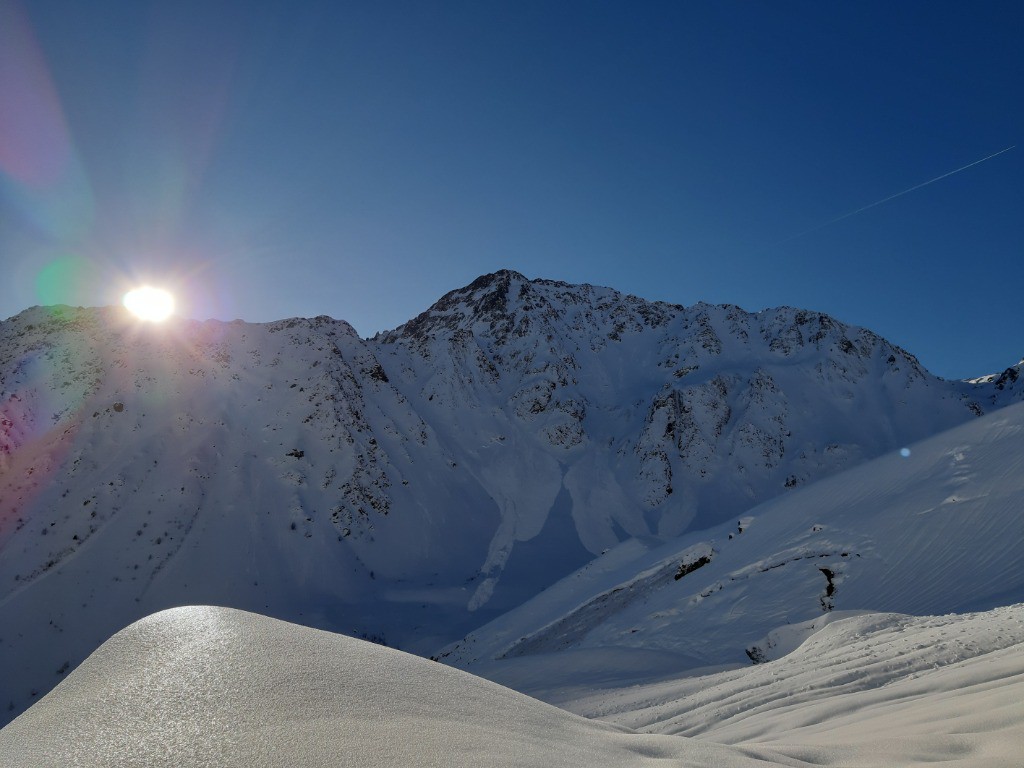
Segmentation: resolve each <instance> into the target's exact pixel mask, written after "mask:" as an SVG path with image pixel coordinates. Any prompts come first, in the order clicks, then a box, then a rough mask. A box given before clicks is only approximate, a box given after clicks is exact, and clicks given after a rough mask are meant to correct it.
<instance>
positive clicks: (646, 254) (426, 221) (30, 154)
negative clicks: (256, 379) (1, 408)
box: [0, 0, 1024, 377]
mask: <svg viewBox="0 0 1024 768" xmlns="http://www.w3.org/2000/svg"><path fill="white" fill-rule="evenodd" d="M1022 39H1024V4H1021V3H1020V2H1004V3H999V2H990V3H984V2H983V3H964V2H956V3H943V2H923V3H914V2H901V3H890V2H885V3H873V2H859V3H820V2H772V3H768V2H764V3H757V2H726V1H722V2H696V0H695V1H694V2H689V1H686V2H682V1H681V2H664V3H662V2H640V3H637V2H628V3H627V2H598V1H597V0H592V1H590V2H569V1H568V0H565V1H559V2H531V1H530V0H516V2H502V3H499V2H486V1H483V0H474V1H470V2H431V3H428V2H359V3H348V2H342V1H341V0H335V1H332V2H322V3H321V2H314V1H310V2H303V3H289V2H274V1H270V0H266V1H264V2H258V3H250V2H216V1H214V0H208V1H206V2H191V1H190V0H176V1H175V2H163V3H147V2H140V1H139V0H130V1H129V0H126V1H124V2H120V1H118V2H114V1H112V0H93V1H92V2H89V3H81V2H76V1H74V0H33V1H32V2H12V0H0V265H2V272H0V278H2V279H0V317H7V316H10V315H13V314H15V313H17V312H19V311H20V310H22V309H24V308H25V307H28V306H30V305H33V304H40V303H56V302H62V303H70V304H76V305H79V304H80V305H101V304H110V303H116V302H117V301H119V298H120V294H121V292H123V290H125V289H126V288H127V287H128V285H130V284H131V283H133V282H136V281H140V280H141V281H149V282H152V283H159V284H166V285H168V286H171V287H173V288H174V289H175V290H176V292H177V294H178V298H179V303H180V305H181V311H182V313H183V314H185V315H187V316H192V317H198V318H207V317H215V318H221V319H233V318H236V317H239V318H242V319H245V320H250V321H266V320H272V319H279V318H282V317H288V316H295V315H307V316H308V315H317V314H328V315H332V316H334V317H339V318H344V319H346V320H348V321H349V322H351V323H352V324H353V325H354V326H355V327H356V328H357V330H359V332H360V333H362V334H364V335H370V334H373V333H374V332H376V331H378V330H382V329H387V328H391V327H394V326H396V325H398V324H400V323H401V322H403V321H405V320H407V319H409V318H410V317H412V316H414V315H415V314H416V313H418V312H420V311H422V310H423V309H425V308H426V307H427V306H428V305H429V304H430V303H432V302H433V301H434V300H436V299H437V298H439V297H440V296H441V295H442V294H443V293H445V292H446V291H448V290H451V289H453V288H456V287H459V286H462V285H465V284H466V283H468V282H470V281H471V280H472V279H473V278H475V277H476V276H477V275H480V274H483V273H486V272H490V271H494V270H496V269H499V268H503V267H507V268H512V269H516V270H519V271H521V272H523V273H524V274H526V275H527V276H529V277H547V278H553V279H560V280H566V281H569V282H589V283H594V284H600V285H610V286H612V287H615V288H618V289H619V290H622V291H625V292H628V293H633V294H636V295H639V296H643V297H645V298H650V299H661V300H665V301H671V302H676V303H682V304H692V303H695V302H697V301H701V300H703V301H709V302H716V303H717V302H728V303H733V304H738V305H740V306H742V307H744V308H745V309H748V310H759V309H763V308H765V307H772V306H779V305H793V306H799V307H804V308H810V309H815V310H820V311H824V312H827V313H830V314H832V315H834V316H836V317H837V318H839V319H841V320H843V321H846V322H850V323H854V324H857V325H863V326H866V327H869V328H871V329H872V330H874V331H876V332H878V333H880V334H881V335H883V336H885V337H886V338H888V339H889V340H891V341H893V342H894V343H897V344H899V345H901V346H903V347H905V348H906V349H908V350H909V351H910V352H912V353H914V354H916V355H918V357H919V358H920V359H921V361H922V363H923V364H924V365H925V366H926V367H928V368H929V369H931V370H932V371H934V372H935V373H937V374H939V375H942V376H946V377H965V376H969V375H977V374H982V373H988V372H992V371H997V370H1001V369H1002V368H1004V367H1006V366H1007V365H1010V364H1012V363H1015V362H1017V360H1019V359H1020V358H1021V357H1024V312H1021V311H1020V302H1021V296H1020V294H1021V286H1024V266H1022V264H1024V185H1022V181H1024V173H1022V171H1024V146H1020V147H1015V148H1014V149H1012V150H1010V151H1008V152H1005V153H1003V154H1001V155H999V156H998V157H994V158H992V159H990V160H987V161H985V162H983V163H979V164H978V165H975V166H973V167H971V168H968V169H965V170H963V171H961V172H959V173H956V174H953V175H951V176H949V177H947V178H945V179H941V180H938V181H936V182H935V183H933V184H929V185H927V186H924V187H921V188H920V189H917V190H914V191H912V192H909V193H907V194H906V195H902V196H900V197H897V198H894V199H892V200H890V201H888V202H886V203H884V204H881V205H877V206H875V207H872V208H870V209H868V210H864V211H861V212H860V213H857V214H856V215H853V216H849V217H847V218H844V219H842V220H840V221H833V220H835V219H837V218H838V217H840V216H843V215H844V214H847V213H850V212H852V211H856V210H858V209H861V208H863V207H865V206H868V205H871V204H872V203H875V202H877V201H880V200H883V199H884V198H886V197H889V196H890V195H894V194H896V193H899V192H901V191H903V190H906V189H910V188H912V187H914V186H916V185H918V184H921V183H923V182H926V181H929V180H931V179H934V178H937V177H939V176H941V175H942V174H945V173H948V172H949V171H952V170H954V169H957V168H960V167H962V166H965V165H968V164H970V163H972V162H974V161H977V160H979V159H981V158H983V157H987V156H989V155H991V154H993V153H996V152H999V151H1000V150H1003V149H1005V148H1007V147H1010V146H1014V145H1016V144H1017V142H1018V141H1020V139H1021V136H1022V127H1024V99H1022V93H1024V55H1022V54H1021V49H1020V45H1021V40H1022ZM827 222H833V223H827Z"/></svg>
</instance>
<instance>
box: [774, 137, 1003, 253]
mask: <svg viewBox="0 0 1024 768" xmlns="http://www.w3.org/2000/svg"><path fill="white" fill-rule="evenodd" d="M1016 146H1017V145H1016V144H1011V145H1010V146H1008V147H1007V148H1006V149H1001V150H999V151H998V152H995V153H993V154H991V155H989V156H988V157H983V158H981V160H975V161H974V162H973V163H968V164H967V165H964V166H961V167H960V168H957V169H956V170H953V171H950V172H949V173H944V174H942V175H941V176H936V177H935V178H934V179H929V180H928V181H923V182H921V183H920V184H917V185H915V186H913V187H910V189H904V190H903V191H902V192H897V193H896V194H895V195H889V196H888V197H884V198H882V199H881V200H877V201H875V202H874V203H871V205H865V206H864V207H863V208H858V209H857V210H855V211H850V212H849V213H844V214H843V215H842V216H836V217H835V218H834V219H830V220H829V221H826V222H825V223H824V224H818V225H817V226H816V227H811V228H810V229H805V230H804V231H803V232H799V233H797V234H795V235H793V236H792V237H787V238H786V239H785V240H780V241H779V242H777V243H776V244H775V245H782V244H783V243H788V242H790V241H791V240H796V239H797V238H799V237H803V236H804V235H809V234H811V232H817V231H818V230H819V229H824V228H825V227H828V226H830V225H832V224H835V223H836V222H838V221H842V220H843V219H848V218H850V217H851V216H856V215H857V214H858V213H864V211H867V210H870V209H871V208H874V207H876V206H879V205H882V203H888V202H889V201H890V200H895V199H896V198H897V197H902V196H903V195H907V194H910V193H911V192H913V191H915V190H918V189H920V188H921V187H927V186H928V185H929V184H934V183H935V182H936V181H942V180H943V179H945V178H946V177H948V176H952V175H953V174H954V173H960V171H966V170H967V169H968V168H973V167H974V166H976V165H980V164H981V163H984V162H985V161H986V160H991V159H992V158H993V157H999V155H1001V154H1003V153H1004V152H1009V151H1010V150H1011V149H1013V148H1014V147H1016Z"/></svg>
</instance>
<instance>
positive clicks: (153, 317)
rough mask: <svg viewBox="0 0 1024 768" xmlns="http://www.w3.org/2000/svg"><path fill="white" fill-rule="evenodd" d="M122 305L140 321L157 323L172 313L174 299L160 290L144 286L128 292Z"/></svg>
mask: <svg viewBox="0 0 1024 768" xmlns="http://www.w3.org/2000/svg"><path fill="white" fill-rule="evenodd" d="M124 305H125V307H126V308H127V309H128V311H129V312H131V313H132V314H133V315H135V316H136V317H137V318H139V319H140V320H148V321H149V322H151V323H159V322H162V321H164V320H166V319H167V318H168V317H170V316H171V314H172V313H173V312H174V297H173V296H172V295H171V294H170V293H168V292H167V291H165V290H163V289H162V288H151V287H150V286H148V285H144V286H141V287H139V288H133V289H132V290H130V291H128V293H126V294H125V295H124Z"/></svg>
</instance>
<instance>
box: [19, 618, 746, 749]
mask: <svg viewBox="0 0 1024 768" xmlns="http://www.w3.org/2000/svg"><path fill="white" fill-rule="evenodd" d="M667 761H672V762H675V763H676V764H679V765H683V764H693V763H698V764H709V763H713V764H715V765H722V766H753V765H758V764H759V763H758V762H757V761H756V760H754V759H752V758H749V757H746V756H744V755H743V754H742V753H741V752H739V751H738V750H734V749H731V748H728V747H720V746H717V745H713V744H701V743H695V742H692V741H690V740H684V739H677V738H674V737H669V736H656V735H641V734H635V733H632V732H630V731H628V730H626V729H623V728H620V727H615V726H611V725H606V724H601V723H595V722H592V721H588V720H584V719H583V718H580V717H577V716H575V715H571V714H569V713H567V712H564V711H562V710H558V709H556V708H554V707H551V706H549V705H547V704H542V703H541V702H538V701H535V700H532V699H529V698H527V697H525V696H522V695H521V694H518V693H515V692H513V691H510V690H508V689H504V688H501V687H500V686H497V685H495V684H493V683H489V682H487V681H484V680H480V679H479V678H474V677H472V676H470V675H466V674H464V673H462V672H458V671H457V670H453V669H450V668H448V667H445V666H444V665H441V664H435V663H433V662H430V661H426V660H424V659H421V658H418V657H415V656H410V655H408V654H405V653H402V652H399V651H395V650H392V649H387V648H382V647H380V646H377V645H372V644H370V643H366V642H363V641H360V640H354V639H351V638H347V637H342V636H340V635H331V634H328V633H326V632H321V631H317V630H312V629H307V628H304V627H299V626H296V625H290V624H285V623H284V622H281V621H276V620H273V619H268V618H264V617H261V616H257V615H254V614H247V613H242V612H239V611H234V610H228V609H217V608H199V607H189V608H180V609H176V610H171V611H166V612H163V613H159V614H156V615H154V616H152V617H149V618H147V619H145V620H143V621H140V622H138V623H136V624H134V625H132V626H131V627H129V628H128V629H126V630H124V631H123V632H121V633H119V634H118V635H116V636H115V637H114V638H112V639H111V640H110V641H109V642H107V643H105V644H104V645H103V646H102V647H101V648H100V649H99V650H98V651H96V653H94V654H93V655H92V656H91V657H90V658H89V659H88V660H87V661H86V662H85V663H84V664H82V666H81V667H79V668H78V669H76V670H75V671H74V672H73V673H72V674H71V675H70V676H69V677H68V678H67V680H65V681H64V682H63V683H61V685H59V686H58V687H57V688H56V689H55V690H54V691H53V692H51V693H50V694H49V695H48V696H47V697H45V698H44V699H43V700H42V701H40V702H39V703H38V704H36V705H35V706H33V707H32V708H31V709H30V710H29V711H28V712H26V713H25V714H24V715H22V716H21V717H20V718H18V719H17V720H15V721H14V722H13V723H11V724H10V725H8V726H7V727H6V728H4V729H3V730H2V731H0V764H2V765H4V766H7V768H29V767H30V766H38V767H39V768H43V766H46V768H49V767H50V766H54V765H63V766H71V765H74V766H82V767H83V768H84V767H85V766H139V765H146V766H174V768H192V767H193V766H196V767H197V766H209V765H217V766H239V767H240V768H260V767H262V766H266V767H267V768H279V766H286V765H294V766H298V765H302V766H357V767H358V768H385V767H387V768H390V767H391V766H394V767H395V768H399V767H402V768H404V767H405V766H420V767H422V768H426V767H427V766H439V767H443V768H456V767H457V766H472V767H473V768H479V767H480V766H538V767H540V766H543V767H544V768H562V767H564V768H569V767H570V766H573V767H575V766H579V768H591V766H595V765H617V766H623V768H626V767H627V766H652V765H664V764H666V762H667Z"/></svg>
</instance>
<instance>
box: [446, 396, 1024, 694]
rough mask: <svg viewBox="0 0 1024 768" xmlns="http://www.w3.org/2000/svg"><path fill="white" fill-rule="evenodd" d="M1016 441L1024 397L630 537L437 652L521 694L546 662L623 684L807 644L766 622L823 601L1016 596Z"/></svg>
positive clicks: (919, 607) (963, 604)
mask: <svg viewBox="0 0 1024 768" xmlns="http://www.w3.org/2000/svg"><path fill="white" fill-rule="evenodd" d="M1022 437H1024V404H1017V405H1013V406H1008V407H1006V408H1004V409H1002V410H1000V411H998V412H996V413H993V414H990V415H988V416H985V417H983V418H981V419H978V420H975V421H973V422H970V423H968V424H965V425H963V426H960V427H957V428H954V429H952V430H949V431H947V432H944V433H941V434H939V435H936V436H935V437H932V438H929V439H928V440H925V441H922V442H920V443H917V444H915V445H912V446H911V447H910V448H909V449H908V451H906V453H907V454H908V455H907V456H904V455H902V454H901V453H899V452H896V453H893V454H891V455H888V456H884V457H881V458H879V459H876V460H874V461H871V462H867V463H865V464H862V465H860V466H858V467H856V468H854V469H851V470H848V471H846V472H843V473H840V474H838V475H834V476H832V477H830V478H827V479H825V480H821V481H819V482H817V483H815V484H813V485H811V486H808V487H806V488H804V489H801V490H799V491H797V492H794V493H791V494H788V495H786V496H784V497H780V498H777V499H774V500H772V501H769V502H766V503H764V504H762V505H760V506H758V507H755V508H753V509H752V510H750V511H749V513H748V514H747V515H745V516H744V517H742V518H740V519H739V520H737V521H734V522H733V523H732V524H731V525H728V526H722V527H719V528H716V529H711V530H708V531H702V532H699V533H693V534H688V535H685V536H682V537H680V538H678V539H677V540H675V541H672V542H669V543H667V544H665V543H660V542H641V541H639V540H634V541H630V542H627V543H625V544H623V545H620V546H619V547H618V548H616V549H613V550H611V551H610V552H608V553H607V554H606V555H604V556H602V557H600V558H597V559H596V560H595V561H593V562H592V563H590V564H588V565H587V566H585V567H584V568H582V569H581V570H579V571H578V572H576V573H575V574H573V575H571V576H569V577H567V578H565V579H563V580H562V581H560V582H559V583H558V584H556V585H555V586H553V587H551V588H549V589H548V590H546V591H545V592H543V593H541V594H540V595H538V596H537V597H535V598H534V599H532V600H531V601H529V602H527V603H525V604H524V605H522V606H520V607H519V608H517V609H514V610H512V611H510V612H508V613H506V614H505V615H503V616H501V617H499V618H498V619H496V620H494V621H493V622H491V623H489V624H488V625H486V626H484V627H482V628H480V629H478V630H476V631H474V632H473V633H471V634H470V635H469V636H468V637H467V638H465V639H464V640H463V641H460V642H459V643H457V644H455V645H454V646H452V647H450V648H449V649H447V650H446V651H445V652H444V653H443V654H442V658H443V659H444V660H445V661H446V662H449V663H454V664H456V665H459V666H463V667H466V668H469V669H473V670H475V671H477V672H479V673H481V674H484V675H486V676H489V677H492V678H493V679H496V680H499V681H502V682H504V683H506V684H509V685H511V686H512V687H516V688H519V689H523V690H531V685H532V683H531V681H536V680H538V679H541V678H543V677H544V675H543V674H539V673H538V669H541V670H543V669H546V667H547V665H548V658H549V656H552V655H553V656H554V657H557V658H559V659H560V661H559V662H558V665H557V666H558V667H559V668H560V669H561V670H562V672H561V674H564V675H566V676H571V675H572V665H573V664H574V663H577V662H578V663H579V664H580V665H582V668H583V669H587V668H589V667H591V666H593V665H594V664H595V661H594V659H595V658H599V659H600V660H601V663H602V664H603V665H604V667H605V670H606V674H608V675H612V676H614V669H615V667H616V665H620V664H621V665H624V667H625V669H626V670H628V672H624V673H623V676H624V677H629V676H630V675H632V676H633V677H634V678H635V677H637V676H643V675H646V676H647V677H657V676H658V675H659V674H667V673H670V671H671V670H673V669H675V670H678V669H681V668H688V667H695V666H700V665H711V664H725V663H742V662H746V661H748V659H753V660H755V661H760V660H764V659H767V658H771V657H772V656H773V653H774V652H773V649H772V647H770V646H773V645H780V646H782V647H792V645H793V644H794V643H795V642H798V641H799V640H800V639H802V638H800V637H791V638H790V639H788V640H787V639H786V638H785V637H784V636H781V635H778V634H777V635H776V636H775V637H774V639H771V640H770V641H769V643H768V644H767V645H766V644H765V643H764V642H762V641H761V640H762V638H763V637H764V636H765V635H766V634H768V633H769V632H770V631H771V630H774V629H775V628H777V627H780V626H784V625H787V624H798V623H801V622H807V621H810V620H813V619H815V618H818V619H820V618H821V617H824V616H827V615H828V614H829V613H830V612H832V611H833V610H836V611H898V612H901V613H910V614H917V615H921V614H928V613H945V612H949V611H957V612H963V611H970V610H978V609H987V608H992V607H996V606H1000V605H1006V604H1009V603H1015V602H1021V601H1024V551H1022V550H1021V546H1020V544H1021V541H1024V516H1022V515H1021V509H1022V503H1024V452H1022V451H1021V450H1020V444H1021V439H1022ZM566 650H570V651H576V652H577V653H575V654H565V653H564V652H565V651H566ZM634 651H635V652H636V653H638V654H639V656H636V657H635V658H632V657H633V656H634V653H633V652H634ZM652 651H659V652H661V655H660V656H652V655H651V652H652ZM494 660H499V661H498V662H497V663H494ZM533 692H534V693H538V694H539V695H540V692H539V691H537V690H536V689H533Z"/></svg>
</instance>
